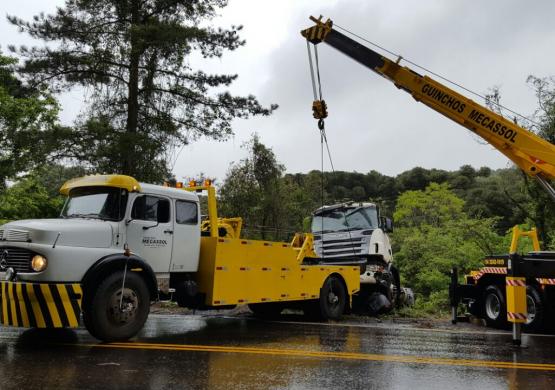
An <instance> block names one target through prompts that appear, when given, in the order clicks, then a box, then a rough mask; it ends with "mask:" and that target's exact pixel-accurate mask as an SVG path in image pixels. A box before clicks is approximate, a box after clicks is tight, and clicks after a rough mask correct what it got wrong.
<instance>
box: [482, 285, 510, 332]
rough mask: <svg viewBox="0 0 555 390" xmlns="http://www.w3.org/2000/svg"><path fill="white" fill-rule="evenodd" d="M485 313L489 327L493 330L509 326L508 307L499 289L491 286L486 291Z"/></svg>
mask: <svg viewBox="0 0 555 390" xmlns="http://www.w3.org/2000/svg"><path fill="white" fill-rule="evenodd" d="M483 313H484V319H485V320H486V324H487V325H488V326H490V327H492V328H504V327H506V326H507V305H506V303H505V296H504V294H503V293H502V292H501V290H500V289H499V287H497V286H495V285H490V286H487V287H486V289H485V290H484V298H483Z"/></svg>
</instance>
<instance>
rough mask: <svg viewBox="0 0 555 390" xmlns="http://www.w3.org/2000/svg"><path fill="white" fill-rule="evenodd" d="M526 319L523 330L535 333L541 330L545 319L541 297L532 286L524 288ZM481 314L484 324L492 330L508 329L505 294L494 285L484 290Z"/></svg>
mask: <svg viewBox="0 0 555 390" xmlns="http://www.w3.org/2000/svg"><path fill="white" fill-rule="evenodd" d="M526 306H527V308H528V313H527V319H526V322H525V323H524V324H523V330H524V331H525V332H529V333H535V332H539V331H541V330H543V328H544V319H545V306H544V302H543V299H542V296H541V294H540V292H539V291H538V289H537V288H536V287H534V286H526ZM483 313H484V318H485V320H486V324H487V325H488V326H489V327H492V328H508V327H510V325H511V323H510V322H509V321H507V304H506V302H505V294H504V293H503V292H502V291H501V289H500V288H499V287H497V286H495V285H490V286H488V287H486V289H485V290H484V296H483Z"/></svg>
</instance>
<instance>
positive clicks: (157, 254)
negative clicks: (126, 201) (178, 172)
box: [127, 195, 173, 273]
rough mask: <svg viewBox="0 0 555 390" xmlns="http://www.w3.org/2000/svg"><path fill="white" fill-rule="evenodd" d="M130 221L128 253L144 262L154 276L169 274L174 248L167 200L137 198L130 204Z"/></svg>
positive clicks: (156, 197)
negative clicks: (133, 254) (152, 271)
mask: <svg viewBox="0 0 555 390" xmlns="http://www.w3.org/2000/svg"><path fill="white" fill-rule="evenodd" d="M130 219H131V221H130V222H129V225H128V226H127V244H128V245H129V249H130V250H131V252H133V253H135V254H137V255H138V256H140V257H142V258H143V259H145V260H146V261H147V262H148V263H149V264H150V266H151V267H152V269H153V270H154V272H156V273H167V272H169V269H170V260H171V252H172V245H173V218H172V216H171V203H170V200H169V199H167V198H164V197H161V196H155V195H139V196H137V197H136V198H135V199H134V201H133V206H132V208H131V215H130Z"/></svg>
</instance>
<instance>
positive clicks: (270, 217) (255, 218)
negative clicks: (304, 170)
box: [220, 134, 302, 240]
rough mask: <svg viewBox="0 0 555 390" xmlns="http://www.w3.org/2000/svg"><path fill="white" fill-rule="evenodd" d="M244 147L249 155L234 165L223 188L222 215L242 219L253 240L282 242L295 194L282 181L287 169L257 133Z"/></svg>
mask: <svg viewBox="0 0 555 390" xmlns="http://www.w3.org/2000/svg"><path fill="white" fill-rule="evenodd" d="M244 147H245V148H246V149H247V150H248V151H249V155H248V156H247V157H246V158H245V159H243V160H241V161H240V162H239V163H235V164H232V165H231V167H230V168H229V170H228V173H227V175H226V178H225V180H224V183H223V185H222V187H221V189H220V199H221V202H220V207H221V213H222V215H225V216H240V217H242V218H243V222H244V224H245V230H246V233H247V234H248V236H249V237H250V238H260V239H263V240H266V239H282V238H283V236H284V234H283V233H284V230H287V231H288V230H289V229H288V228H287V225H286V223H287V215H290V212H289V210H288V209H287V208H288V207H289V206H290V200H289V199H290V196H291V195H292V193H293V192H292V188H291V183H290V185H289V186H288V187H285V186H284V184H283V182H282V176H283V172H284V170H285V167H284V166H283V165H281V164H280V163H279V162H278V161H277V159H276V156H275V154H274V152H273V151H272V149H270V148H268V147H266V146H265V145H264V144H263V143H262V142H260V138H259V137H258V135H256V134H254V135H253V136H252V139H251V140H250V141H249V142H247V143H246V144H245V145H244ZM301 223H302V221H301Z"/></svg>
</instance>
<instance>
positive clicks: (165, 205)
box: [131, 195, 170, 223]
mask: <svg viewBox="0 0 555 390" xmlns="http://www.w3.org/2000/svg"><path fill="white" fill-rule="evenodd" d="M131 218H132V219H139V220H142V221H153V222H159V223H166V222H169V221H170V202H169V201H168V200H167V199H164V198H159V197H157V196H151V195H142V196H139V197H137V198H136V199H135V203H133V209H132V210H131Z"/></svg>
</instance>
